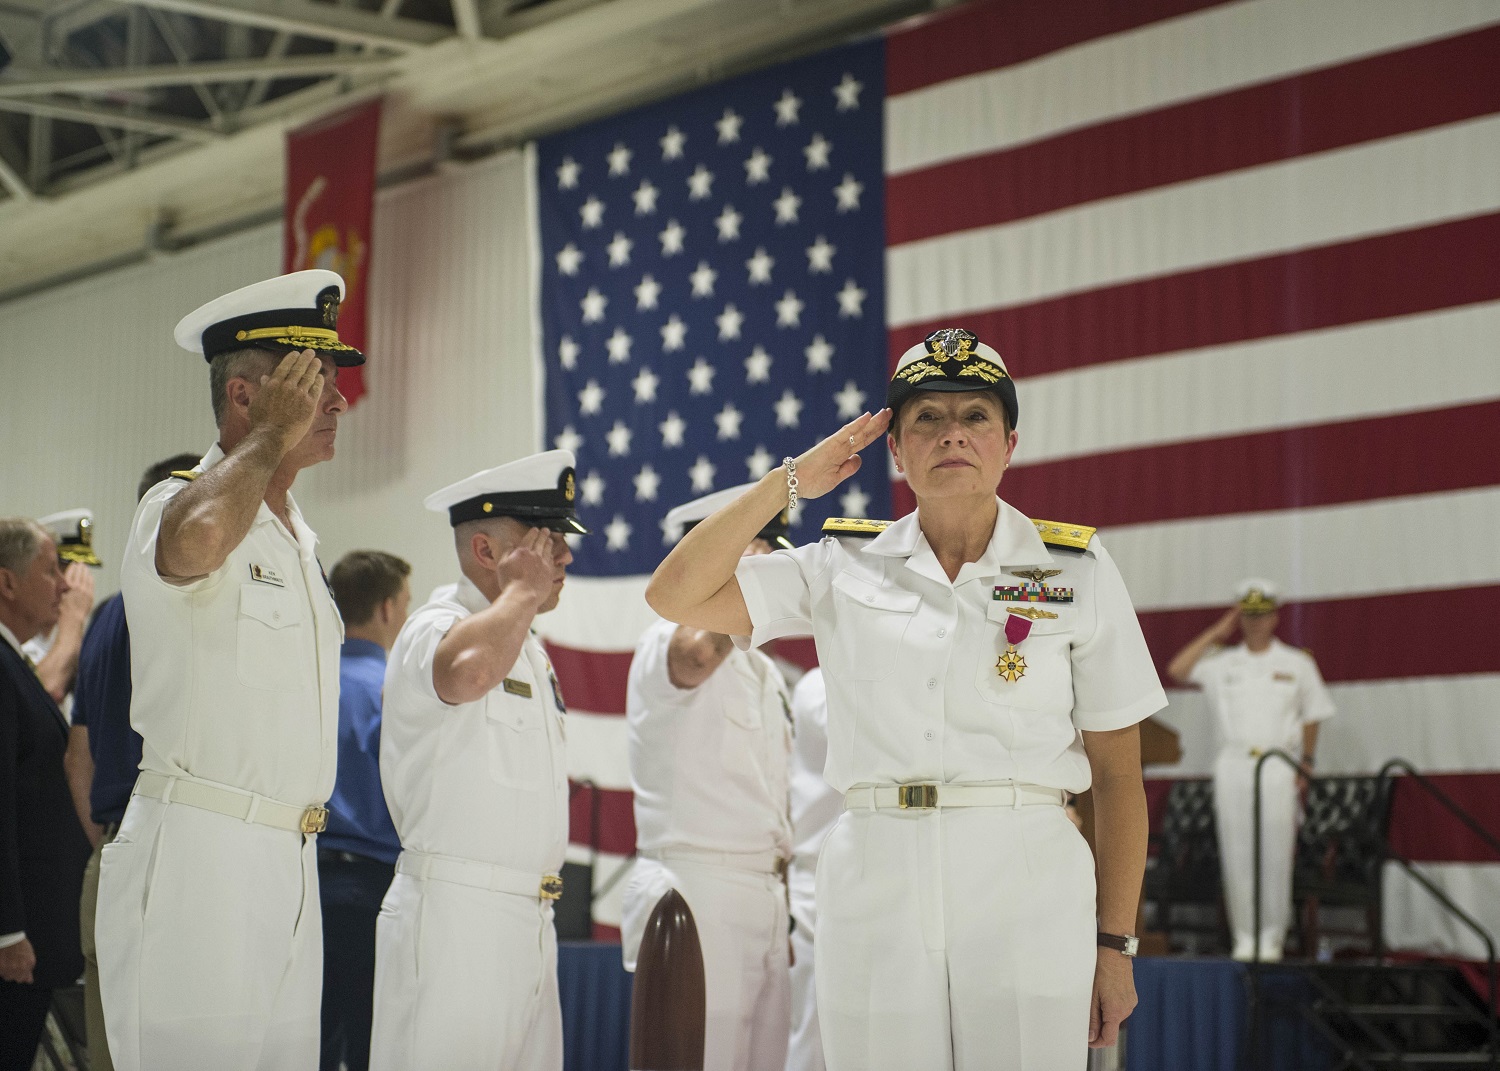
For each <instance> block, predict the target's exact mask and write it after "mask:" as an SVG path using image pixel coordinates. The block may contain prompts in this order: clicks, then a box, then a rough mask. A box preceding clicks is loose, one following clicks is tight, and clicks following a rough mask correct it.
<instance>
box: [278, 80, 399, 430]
mask: <svg viewBox="0 0 1500 1071" xmlns="http://www.w3.org/2000/svg"><path fill="white" fill-rule="evenodd" d="M379 132H380V101H379V100H373V101H371V102H370V103H368V104H364V105H361V106H359V107H358V108H352V109H349V110H347V111H342V112H338V113H336V114H334V115H330V116H326V117H324V118H322V119H319V120H317V121H316V122H313V123H309V124H307V125H306V126H303V127H299V128H297V129H296V130H292V131H288V133H287V136H286V229H285V231H284V232H283V237H282V258H281V259H282V268H283V270H284V271H289V272H291V271H301V270H303V269H305V268H327V269H329V270H330V271H336V272H338V273H339V274H340V275H342V276H343V277H344V286H345V293H344V300H343V302H342V304H341V306H340V309H339V324H338V330H339V337H340V338H341V339H342V340H343V341H345V342H347V343H349V345H351V346H353V347H355V348H356V349H360V350H362V349H364V348H365V290H366V281H367V280H368V279H369V275H370V223H371V218H372V216H373V215H374V209H375V151H376V139H377V137H378V135H379ZM339 388H340V389H341V390H342V391H343V392H344V396H345V397H346V398H348V399H349V404H350V405H353V404H354V403H355V402H357V401H358V400H359V399H360V396H361V395H363V394H364V392H365V380H364V369H363V368H342V369H340V370H339Z"/></svg>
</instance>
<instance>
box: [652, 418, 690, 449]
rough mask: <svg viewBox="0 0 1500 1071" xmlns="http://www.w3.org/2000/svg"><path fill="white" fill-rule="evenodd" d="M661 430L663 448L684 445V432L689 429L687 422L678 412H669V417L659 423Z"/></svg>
mask: <svg viewBox="0 0 1500 1071" xmlns="http://www.w3.org/2000/svg"><path fill="white" fill-rule="evenodd" d="M657 428H659V429H660V430H661V445H662V447H663V449H665V448H668V447H672V446H681V445H682V436H683V432H685V431H686V430H687V422H686V421H684V420H683V419H682V417H680V416H678V415H677V414H676V412H671V413H668V414H667V419H666V420H663V421H662V422H661V423H660V424H658V425H657Z"/></svg>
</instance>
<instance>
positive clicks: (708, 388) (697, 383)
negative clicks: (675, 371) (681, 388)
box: [687, 357, 715, 394]
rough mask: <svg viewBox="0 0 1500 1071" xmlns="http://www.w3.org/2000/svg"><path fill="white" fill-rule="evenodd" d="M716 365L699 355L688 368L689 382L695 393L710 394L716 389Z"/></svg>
mask: <svg viewBox="0 0 1500 1071" xmlns="http://www.w3.org/2000/svg"><path fill="white" fill-rule="evenodd" d="M714 371H715V369H714V366H713V365H711V364H709V363H708V362H707V361H705V360H704V359H703V358H702V357H699V358H698V359H697V360H696V361H694V362H693V367H691V368H689V369H688V370H687V377H688V383H689V385H690V389H691V390H692V392H693V393H694V394H709V393H711V392H712V391H713V389H714Z"/></svg>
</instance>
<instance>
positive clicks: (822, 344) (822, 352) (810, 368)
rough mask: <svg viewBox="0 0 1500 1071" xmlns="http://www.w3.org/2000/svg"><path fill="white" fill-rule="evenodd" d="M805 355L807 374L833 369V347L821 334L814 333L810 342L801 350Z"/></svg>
mask: <svg viewBox="0 0 1500 1071" xmlns="http://www.w3.org/2000/svg"><path fill="white" fill-rule="evenodd" d="M802 352H803V353H804V354H806V355H807V374H808V375H812V374H813V373H814V372H830V371H832V370H833V354H834V348H833V346H832V344H830V343H829V341H828V340H827V339H826V338H824V337H823V336H822V335H814V336H813V340H812V344H811V345H809V346H808V347H807V349H805V350H803V351H802Z"/></svg>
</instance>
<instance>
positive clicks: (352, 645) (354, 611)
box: [318, 550, 411, 1071]
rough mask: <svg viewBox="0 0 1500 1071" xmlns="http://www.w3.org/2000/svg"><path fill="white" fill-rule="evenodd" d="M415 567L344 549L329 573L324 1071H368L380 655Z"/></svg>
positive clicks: (388, 854) (385, 872)
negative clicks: (335, 757)
mask: <svg viewBox="0 0 1500 1071" xmlns="http://www.w3.org/2000/svg"><path fill="white" fill-rule="evenodd" d="M410 575H411V566H410V565H408V564H407V563H406V562H404V561H402V560H401V559H400V558H397V557H396V556H394V555H392V554H385V553H383V552H381V551H378V550H355V551H350V552H349V553H348V554H346V555H344V557H342V558H340V559H339V561H338V564H337V565H335V566H334V567H333V571H332V572H331V573H329V574H328V584H329V586H330V587H331V588H332V589H333V599H334V602H336V603H337V604H338V608H339V613H340V614H342V615H343V618H344V647H343V651H342V659H341V661H340V665H339V765H338V780H337V782H336V783H335V785H334V788H333V796H332V797H331V798H330V799H329V800H328V828H327V829H326V830H325V831H324V832H323V833H322V834H321V835H320V836H319V837H318V880H319V889H320V895H321V896H322V900H323V1052H322V1060H321V1064H320V1069H321V1071H338V1069H339V1066H340V1065H341V1064H342V1065H343V1066H344V1067H347V1068H348V1071H366V1068H367V1067H368V1066H369V1062H370V1018H371V1015H372V1008H373V1002H374V988H375V919H376V916H378V915H379V914H380V902H381V900H382V899H384V897H385V892H386V889H387V888H388V887H389V886H390V884H391V879H392V878H393V877H394V876H395V872H396V871H395V867H396V857H397V856H398V855H400V854H401V842H400V841H399V840H398V839H397V837H396V827H395V826H394V825H392V824H391V815H390V812H389V811H387V810H386V806H385V796H384V794H383V793H382V792H381V789H380V701H381V688H382V686H383V684H384V682H385V659H386V654H387V653H388V652H389V651H390V649H391V644H393V643H395V642H396V636H397V634H398V633H400V631H401V626H402V625H403V624H404V623H405V622H406V611H407V607H408V606H409V605H410V603H411V586H410V584H409V582H408V579H407V578H408V577H409V576H410Z"/></svg>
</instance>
